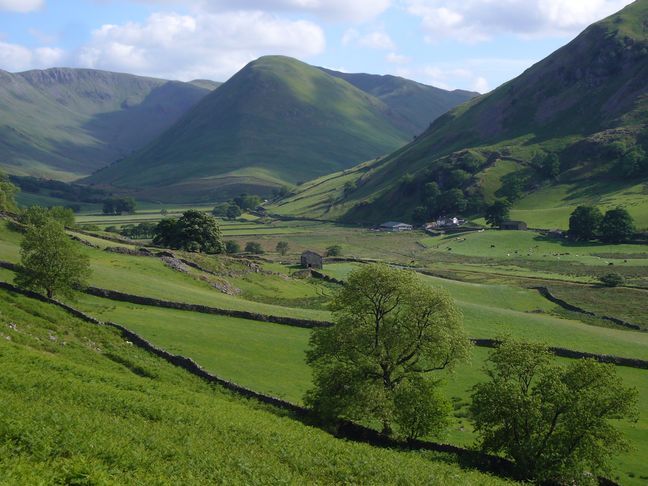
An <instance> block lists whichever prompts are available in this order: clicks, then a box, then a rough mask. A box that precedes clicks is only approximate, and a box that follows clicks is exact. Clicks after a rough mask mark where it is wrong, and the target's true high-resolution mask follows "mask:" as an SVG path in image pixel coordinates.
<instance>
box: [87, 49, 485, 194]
mask: <svg viewBox="0 0 648 486" xmlns="http://www.w3.org/2000/svg"><path fill="white" fill-rule="evenodd" d="M402 82H405V80H402V81H401V83H402ZM426 88H429V87H426ZM430 89H431V88H430ZM392 91H393V90H392ZM420 91H423V93H424V94H423V95H422V96H420V97H419V101H420V100H421V99H424V100H426V99H430V98H429V96H428V95H426V94H425V88H424V87H423V85H421V89H420ZM433 95H434V97H435V103H437V104H438V97H439V96H440V93H439V91H438V90H436V91H434V93H433ZM472 95H473V94H471V93H467V92H459V93H447V96H448V99H450V100H451V101H449V103H450V104H451V105H452V106H455V105H456V103H459V102H461V101H464V100H466V99H469V98H470V97H471V96H472ZM426 96H428V97H427V98H426ZM399 105H400V103H398V102H396V101H395V102H393V103H387V102H385V101H383V100H382V99H381V98H380V97H378V96H374V94H372V93H370V92H365V91H363V90H362V89H360V88H358V87H356V86H354V85H353V84H352V83H351V82H348V81H346V80H344V79H342V77H341V76H340V75H339V74H338V75H332V74H329V73H328V72H325V71H324V70H322V69H319V68H316V67H313V66H309V65H308V64H305V63H303V62H300V61H297V60H296V59H292V58H288V57H283V56H268V57H263V58H260V59H258V60H256V61H254V62H252V63H250V64H249V65H247V66H246V67H245V68H243V69H242V70H241V71H240V72H238V73H237V74H236V75H235V76H233V77H232V78H231V79H230V80H229V81H227V82H226V83H225V84H224V85H223V86H221V87H220V88H219V89H218V90H216V91H214V92H213V93H212V94H211V95H209V96H208V97H206V98H205V99H204V100H203V101H202V102H201V103H199V104H198V105H197V106H196V107H195V108H194V109H192V110H191V111H190V112H189V113H187V115H185V116H184V117H183V118H182V119H181V120H180V121H179V122H178V123H177V124H176V125H174V126H173V127H172V128H171V129H169V130H168V131H167V132H166V133H164V134H163V135H162V136H160V137H159V138H158V139H157V140H155V141H154V142H153V143H151V144H150V145H149V146H148V147H146V148H145V149H143V150H141V151H139V152H138V153H136V154H134V155H133V156H132V157H129V158H127V159H126V160H124V161H121V162H119V163H116V164H113V165H112V166H110V167H108V168H106V169H103V170H101V171H99V172H97V173H96V174H94V175H93V176H92V177H90V178H89V179H88V182H91V183H97V184H109V185H112V186H116V187H123V188H128V189H131V190H140V189H142V188H143V190H140V191H139V194H140V195H142V196H144V197H149V198H162V199H164V198H168V197H175V198H177V199H180V200H182V199H185V200H187V199H190V200H194V201H195V200H196V199H205V200H214V199H223V198H226V197H229V196H231V195H234V194H238V193H240V192H242V191H251V192H260V193H266V194H269V193H270V192H271V190H272V188H276V187H278V186H280V185H283V184H286V183H291V184H294V183H297V182H300V181H305V180H308V179H311V178H313V177H316V176H319V175H323V174H327V173H330V172H334V171H336V170H340V169H344V168H347V167H350V166H352V165H354V164H355V163H358V162H359V161H363V160H367V159H371V158H374V157H377V156H379V155H382V154H385V153H389V152H390V151H392V150H394V149H396V148H398V147H400V146H402V145H403V144H405V143H406V142H407V141H408V140H411V138H412V136H413V135H415V134H416V133H419V132H420V131H422V130H423V128H424V126H427V124H429V122H430V121H432V120H433V119H435V118H436V117H438V116H439V115H440V114H442V113H443V111H445V110H444V108H445V105H444V106H442V107H441V108H438V107H437V108H435V107H433V106H432V102H431V101H430V102H428V104H427V105H425V104H424V105H423V106H429V107H430V109H429V111H428V122H427V123H426V124H425V125H424V126H421V122H420V116H421V115H420V113H419V114H418V116H419V121H413V120H412V119H411V118H409V117H408V116H407V113H405V110H403V111H401V110H399V109H398V106H399Z"/></svg>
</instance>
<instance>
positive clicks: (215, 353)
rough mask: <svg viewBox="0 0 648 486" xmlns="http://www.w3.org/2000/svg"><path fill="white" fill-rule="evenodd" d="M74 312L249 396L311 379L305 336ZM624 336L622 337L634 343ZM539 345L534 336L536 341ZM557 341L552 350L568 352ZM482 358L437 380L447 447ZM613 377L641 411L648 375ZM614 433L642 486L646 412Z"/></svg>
mask: <svg viewBox="0 0 648 486" xmlns="http://www.w3.org/2000/svg"><path fill="white" fill-rule="evenodd" d="M78 305H79V306H80V307H82V308H83V309H84V310H86V311H88V312H90V313H93V314H95V315H99V316H100V317H101V318H102V319H106V320H115V321H117V322H120V323H123V324H125V325H127V326H128V327H129V328H131V329H133V330H135V331H137V332H138V333H140V334H141V335H143V336H145V337H146V338H148V339H150V340H152V341H153V342H155V343H157V344H159V345H161V346H162V347H164V348H166V349H167V350H169V351H172V352H174V353H179V354H184V355H188V356H191V357H193V358H194V359H196V360H197V361H198V363H200V364H201V365H203V366H204V367H205V368H207V369H208V370H210V371H212V372H214V373H216V374H219V375H220V376H222V377H223V378H227V379H230V380H233V381H235V382H237V383H240V384H243V385H245V386H248V387H251V388H253V389H255V390H259V391H262V392H264V393H269V394H274V395H276V396H280V397H282V398H286V399H288V400H291V401H294V402H300V401H301V399H302V397H303V393H304V391H305V390H307V389H308V388H309V386H310V372H309V369H308V368H307V366H306V364H305V360H304V358H305V356H304V352H305V350H306V346H307V341H308V336H309V333H310V331H308V330H305V329H299V328H291V327H286V326H281V325H277V324H268V323H258V322H254V321H247V320H240V319H231V318H225V317H220V316H204V315H197V314H194V313H191V312H183V311H173V310H166V309H152V308H148V307H142V306H133V305H129V304H121V303H115V302H111V301H107V300H105V299H98V298H94V297H86V296H84V297H82V298H81V300H80V302H79V304H78ZM479 311H480V312H479V315H483V313H484V309H483V308H481V309H479ZM472 318H474V316H471V315H468V314H467V315H466V326H467V327H468V329H469V330H471V325H470V320H471V319H472ZM530 324H531V325H533V323H530ZM511 330H512V334H514V335H519V333H518V332H517V331H518V330H514V329H511ZM549 332H550V333H551V334H554V335H560V336H564V340H566V339H569V336H570V335H569V333H566V332H565V331H564V329H560V328H559V329H552V330H550V331H549ZM627 334H628V335H629V337H631V336H632V335H636V333H627ZM546 337H547V336H546V335H540V336H537V335H536V338H538V339H540V338H546ZM571 339H573V340H572V341H569V344H571V345H572V346H575V345H577V344H580V345H581V346H580V347H579V349H596V348H599V349H600V347H603V346H605V341H606V340H608V339H611V338H610V337H609V336H606V335H602V336H600V339H599V344H598V345H594V346H593V347H592V348H590V347H591V346H592V343H591V342H582V337H581V336H575V337H572V338H571ZM564 340H563V342H560V343H556V344H559V345H565V346H567V344H566V343H565V342H564ZM591 341H593V340H591ZM619 349H621V348H619ZM646 350H648V343H645V344H644V345H643V352H642V351H640V350H639V348H638V347H636V348H634V349H633V348H631V347H628V349H627V350H626V351H627V353H629V354H632V353H633V352H636V353H639V355H641V356H643V357H644V358H645V357H646V356H647V355H648V353H647V352H646ZM487 353H488V351H487V350H484V349H480V348H475V349H474V350H473V352H472V357H471V360H470V362H468V363H465V364H462V365H460V366H459V367H458V369H457V370H456V371H455V372H454V373H451V374H447V373H443V374H442V375H439V376H441V377H444V383H445V384H444V388H445V390H446V394H447V396H448V397H450V398H453V402H454V403H455V405H456V406H455V408H456V410H455V419H454V421H453V424H452V426H451V428H450V430H449V432H448V435H447V437H446V440H448V441H450V442H451V443H455V444H461V445H465V446H469V445H471V444H472V442H473V440H474V435H473V433H472V431H471V427H470V424H469V422H468V420H467V419H466V416H465V412H466V410H465V404H466V403H468V401H467V400H468V397H469V394H470V390H471V388H472V386H473V385H474V384H475V383H478V382H479V381H483V380H484V379H485V376H484V374H483V373H482V371H481V368H482V366H483V362H484V359H485V357H486V356H487ZM632 355H634V354H632ZM562 361H563V362H564V363H566V362H567V360H562ZM618 373H619V375H620V376H621V377H622V378H623V380H624V382H626V383H627V384H628V385H632V386H635V387H637V388H638V389H639V391H640V394H641V395H640V403H648V380H647V378H648V372H646V371H642V370H632V369H625V368H619V369H618ZM621 428H622V430H623V431H624V433H626V434H627V435H628V437H629V438H630V439H631V441H632V443H633V447H635V450H634V451H633V452H632V453H631V454H629V455H625V456H623V457H621V458H619V459H618V460H617V461H616V464H617V471H619V473H618V474H621V472H623V474H622V476H623V477H624V479H625V481H624V484H641V481H638V482H636V481H634V480H632V478H630V477H629V476H628V474H627V473H633V474H635V475H637V476H636V478H635V479H636V480H639V476H640V475H648V469H646V466H645V464H644V462H643V454H644V453H645V452H646V451H648V443H647V440H646V439H647V438H648V410H646V409H642V412H641V417H640V420H639V422H638V423H636V424H625V423H624V424H622V425H621ZM626 481H627V482H626Z"/></svg>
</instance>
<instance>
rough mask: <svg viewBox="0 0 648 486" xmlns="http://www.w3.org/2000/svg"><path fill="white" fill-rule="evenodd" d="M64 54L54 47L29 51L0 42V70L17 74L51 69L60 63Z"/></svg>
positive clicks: (16, 45) (15, 45)
mask: <svg viewBox="0 0 648 486" xmlns="http://www.w3.org/2000/svg"><path fill="white" fill-rule="evenodd" d="M64 58H65V52H64V51H63V50H61V49H57V48H54V47H39V48H36V49H30V48H28V47H25V46H21V45H18V44H9V43H7V42H0V69H4V70H6V71H11V72H17V71H26V70H29V69H37V68H43V67H51V66H55V65H58V64H60V63H61V61H62V60H63V59H64Z"/></svg>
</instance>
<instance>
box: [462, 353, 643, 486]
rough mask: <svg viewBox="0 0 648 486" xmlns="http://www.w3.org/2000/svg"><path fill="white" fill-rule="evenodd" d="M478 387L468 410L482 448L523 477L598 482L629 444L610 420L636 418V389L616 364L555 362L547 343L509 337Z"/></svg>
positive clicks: (570, 481) (558, 482)
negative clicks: (622, 377)
mask: <svg viewBox="0 0 648 486" xmlns="http://www.w3.org/2000/svg"><path fill="white" fill-rule="evenodd" d="M485 371H486V374H487V375H488V377H489V380H488V381H487V382H485V383H480V384H478V385H476V386H475V388H474V393H473V396H472V405H471V414H472V417H473V418H472V420H473V422H474V425H475V430H476V432H477V433H478V435H479V441H480V444H481V447H482V449H483V450H484V451H487V452H494V453H503V454H504V455H506V456H507V457H509V458H511V459H512V460H513V461H514V462H515V466H516V470H517V473H518V475H519V477H520V478H521V479H534V480H537V481H549V482H556V483H557V484H589V483H596V477H597V475H598V474H600V473H604V472H606V465H607V461H608V459H609V458H610V457H611V456H612V455H613V454H614V453H617V452H619V451H622V450H624V448H625V447H626V442H625V440H624V439H623V436H622V435H621V433H620V432H619V431H618V430H617V429H616V428H615V427H614V425H613V424H612V423H610V420H611V419H622V418H630V417H633V416H634V414H635V410H636V403H637V392H636V390H635V389H632V388H626V387H624V386H623V384H622V383H621V381H620V380H619V377H618V376H617V374H616V370H615V368H614V366H613V365H606V364H601V363H597V362H595V361H593V360H578V361H573V362H571V363H570V364H569V365H568V366H559V365H557V364H555V362H554V359H553V357H552V356H551V354H550V353H549V351H548V349H547V347H546V346H544V345H542V344H534V343H525V342H519V341H513V340H506V341H505V342H504V343H503V344H502V345H501V346H500V347H499V348H497V349H496V350H495V351H493V352H492V353H491V355H490V357H489V358H488V362H487V366H486V368H485Z"/></svg>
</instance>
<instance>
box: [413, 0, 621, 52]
mask: <svg viewBox="0 0 648 486" xmlns="http://www.w3.org/2000/svg"><path fill="white" fill-rule="evenodd" d="M406 2H407V10H408V11H409V12H410V13H411V14H413V15H416V16H418V17H420V18H421V22H422V26H423V29H424V30H425V33H426V36H425V38H426V40H427V41H428V42H438V41H441V40H444V39H448V38H449V39H455V40H459V41H462V42H468V43H474V42H482V41H485V40H488V39H490V38H492V37H494V36H496V35H498V34H503V33H512V34H517V35H520V36H523V37H531V36H556V35H573V34H575V33H577V32H579V31H580V30H582V29H583V28H584V27H586V26H587V25H589V24H591V23H593V22H595V21H597V20H599V19H601V18H603V17H606V16H608V15H611V14H612V13H614V12H616V11H617V10H620V9H621V8H623V7H625V6H626V5H628V4H630V3H632V0H463V1H461V2H457V1H454V0H406Z"/></svg>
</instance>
